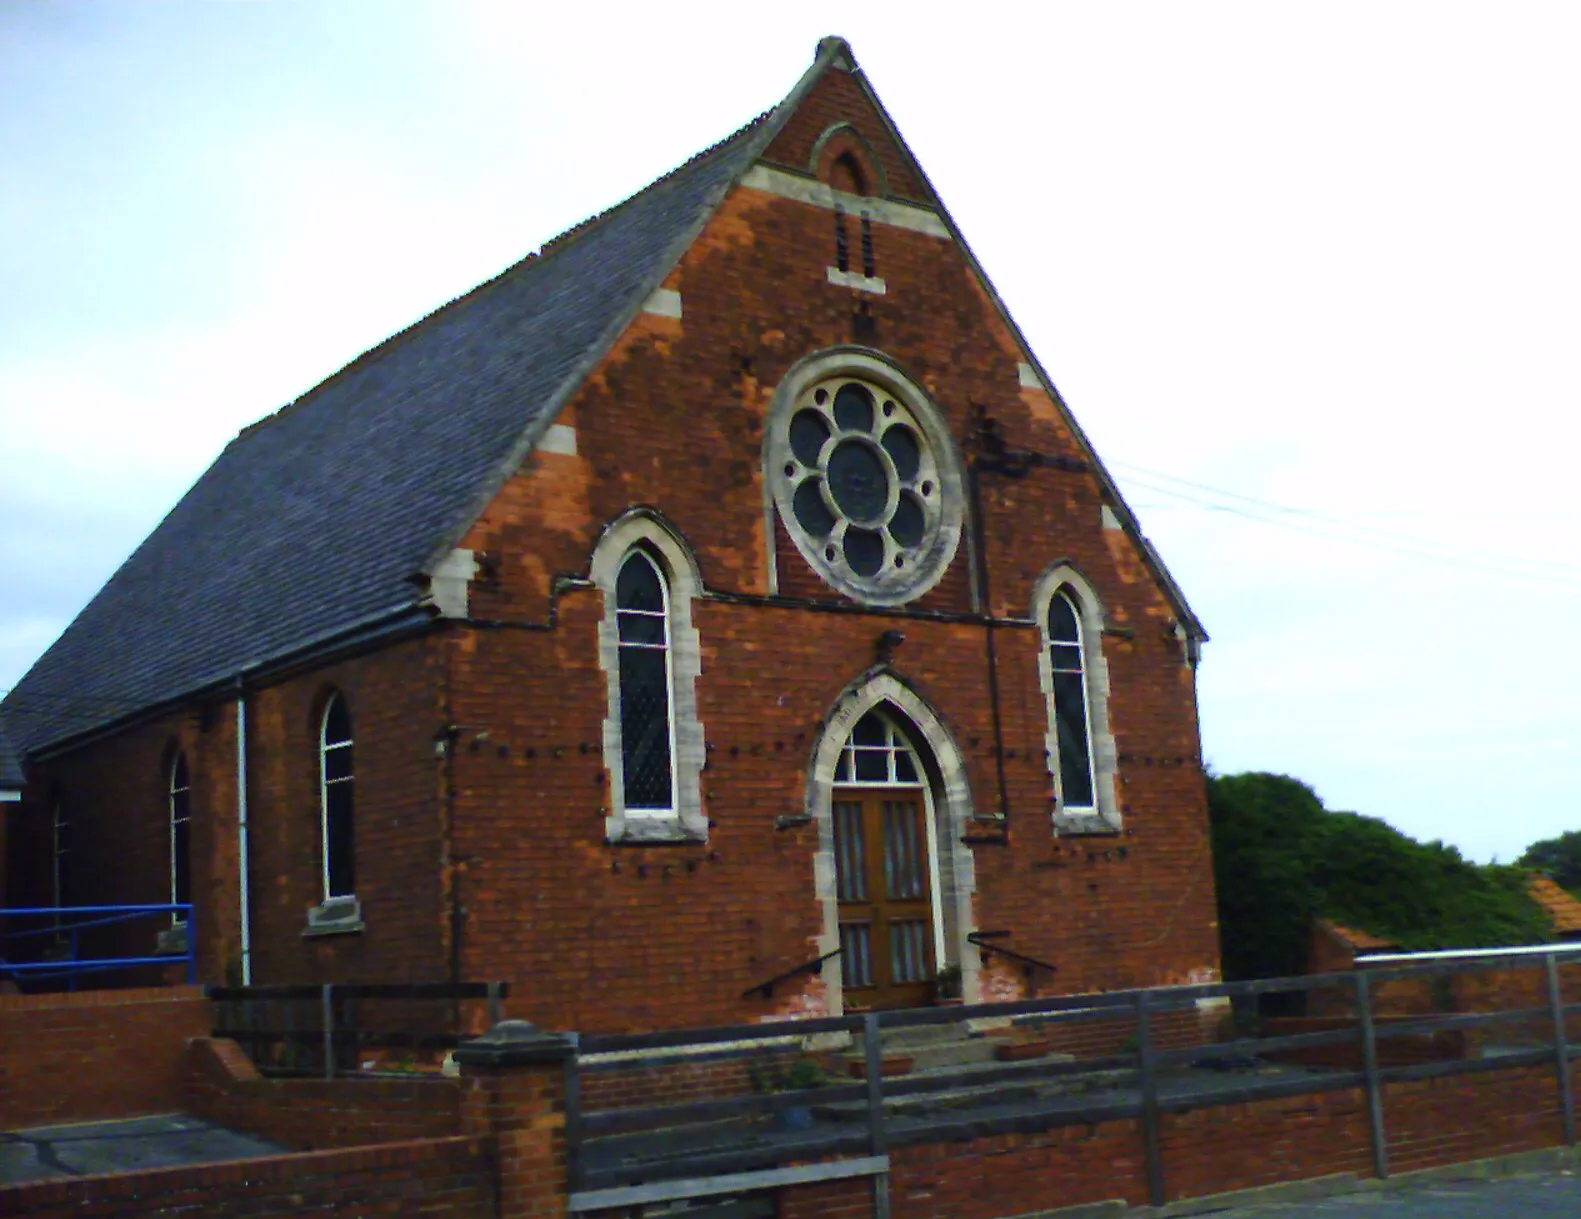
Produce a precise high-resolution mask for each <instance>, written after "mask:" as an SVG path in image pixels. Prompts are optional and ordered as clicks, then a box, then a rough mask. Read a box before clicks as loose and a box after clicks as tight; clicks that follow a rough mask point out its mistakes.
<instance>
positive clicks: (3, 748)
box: [0, 720, 22, 791]
mask: <svg viewBox="0 0 1581 1219" xmlns="http://www.w3.org/2000/svg"><path fill="white" fill-rule="evenodd" d="M21 790H22V755H21V754H20V753H18V752H17V750H16V749H15V747H14V746H12V744H11V738H10V736H9V735H7V733H6V728H5V721H3V720H0V791H21Z"/></svg>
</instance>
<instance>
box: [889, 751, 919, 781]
mask: <svg viewBox="0 0 1581 1219" xmlns="http://www.w3.org/2000/svg"><path fill="white" fill-rule="evenodd" d="M895 779H896V780H897V781H898V782H901V783H917V782H920V781H921V780H919V779H918V778H917V764H916V763H915V762H914V761H912V758H911V754H909V753H907V752H906V750H904V749H897V750H896V751H895Z"/></svg>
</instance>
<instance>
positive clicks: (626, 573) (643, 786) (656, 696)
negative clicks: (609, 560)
mask: <svg viewBox="0 0 1581 1219" xmlns="http://www.w3.org/2000/svg"><path fill="white" fill-rule="evenodd" d="M615 604H616V608H617V613H618V616H619V619H620V762H621V772H620V773H621V784H622V788H623V790H624V793H625V806H626V807H627V808H651V809H670V808H673V807H674V802H675V795H674V785H673V783H672V781H671V773H670V653H669V648H668V642H669V632H668V630H667V624H666V618H665V596H664V583H663V577H662V576H661V575H660V574H659V569H658V567H656V566H655V565H654V562H653V560H652V559H650V558H649V557H648V556H647V555H645V554H644V553H642V552H641V551H640V550H638V551H633V552H632V553H631V554H630V555H629V556H628V557H627V559H626V561H625V563H624V564H623V565H622V566H621V569H620V574H619V575H618V576H617V577H616V579H615Z"/></svg>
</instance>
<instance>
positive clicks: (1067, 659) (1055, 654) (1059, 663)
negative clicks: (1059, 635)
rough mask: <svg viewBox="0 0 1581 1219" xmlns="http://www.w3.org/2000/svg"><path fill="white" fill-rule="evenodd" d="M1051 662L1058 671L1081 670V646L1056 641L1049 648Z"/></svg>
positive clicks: (1070, 671) (1075, 671)
mask: <svg viewBox="0 0 1581 1219" xmlns="http://www.w3.org/2000/svg"><path fill="white" fill-rule="evenodd" d="M1049 663H1050V664H1051V665H1053V667H1054V671H1055V672H1056V673H1080V672H1081V647H1080V645H1079V644H1074V643H1056V644H1054V645H1053V646H1052V647H1050V648H1049Z"/></svg>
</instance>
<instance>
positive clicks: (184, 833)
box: [170, 821, 192, 905]
mask: <svg viewBox="0 0 1581 1219" xmlns="http://www.w3.org/2000/svg"><path fill="white" fill-rule="evenodd" d="M190 828H191V826H190V823H189V822H186V821H178V822H176V823H175V825H174V826H172V827H171V830H172V833H171V835H170V850H171V853H172V856H173V858H172V860H171V862H172V863H173V864H174V865H175V867H174V872H173V874H172V876H171V887H170V888H171V892H170V900H171V901H172V902H175V903H177V904H179V905H185V904H186V903H187V902H190V901H191V900H192V864H191V858H192V837H191V834H190V832H189V831H190Z"/></svg>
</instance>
